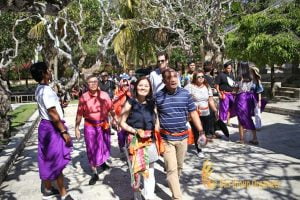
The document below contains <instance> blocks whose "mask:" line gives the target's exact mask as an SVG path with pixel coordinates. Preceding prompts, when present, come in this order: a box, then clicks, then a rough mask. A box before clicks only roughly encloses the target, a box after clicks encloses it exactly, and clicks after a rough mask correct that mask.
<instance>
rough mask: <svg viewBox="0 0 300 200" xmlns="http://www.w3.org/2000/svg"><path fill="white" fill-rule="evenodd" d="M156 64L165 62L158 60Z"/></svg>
mask: <svg viewBox="0 0 300 200" xmlns="http://www.w3.org/2000/svg"><path fill="white" fill-rule="evenodd" d="M157 62H158V63H164V62H165V60H158V61H157Z"/></svg>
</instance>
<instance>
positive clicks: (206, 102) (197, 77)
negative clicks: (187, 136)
mask: <svg viewBox="0 0 300 200" xmlns="http://www.w3.org/2000/svg"><path fill="white" fill-rule="evenodd" d="M185 89H187V90H188V91H189V92H190V93H191V95H192V97H193V99H194V101H195V104H196V106H197V109H198V113H199V117H200V120H201V123H202V126H203V130H204V132H205V135H207V134H208V133H209V129H210V127H209V126H210V124H211V123H209V120H212V119H211V118H210V117H209V115H210V111H209V108H211V110H212V111H213V112H214V113H215V115H217V108H216V105H215V102H214V100H213V93H212V90H211V88H210V86H209V84H208V83H207V81H206V79H205V78H204V71H202V70H197V71H195V72H194V73H193V77H192V82H191V83H190V84H188V85H186V86H185ZM216 118H218V116H216ZM191 127H192V130H193V134H194V139H195V146H196V149H197V152H198V156H199V157H203V153H202V151H201V149H200V148H199V147H198V145H197V141H198V138H199V133H198V131H196V130H195V127H194V125H193V123H191Z"/></svg>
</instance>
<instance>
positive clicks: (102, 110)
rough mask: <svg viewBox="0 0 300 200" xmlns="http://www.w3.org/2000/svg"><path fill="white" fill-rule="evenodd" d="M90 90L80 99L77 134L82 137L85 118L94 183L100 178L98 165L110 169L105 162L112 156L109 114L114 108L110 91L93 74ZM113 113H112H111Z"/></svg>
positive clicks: (91, 181) (90, 182) (90, 79)
mask: <svg viewBox="0 0 300 200" xmlns="http://www.w3.org/2000/svg"><path fill="white" fill-rule="evenodd" d="M87 83H88V91H87V92H85V93H83V94H82V96H81V97H80V99H79V104H78V110H77V116H76V122H75V135H76V138H77V139H80V130H79V126H80V122H81V119H82V117H83V118H84V119H85V120H84V140H85V145H86V151H87V157H88V161H89V164H90V167H91V169H92V172H93V176H92V178H91V179H90V181H89V185H94V184H95V183H96V182H97V180H99V176H98V172H97V167H99V166H101V168H102V170H105V169H108V168H109V166H108V165H107V164H106V163H105V162H106V161H107V159H108V158H109V156H110V126H109V123H108V115H109V113H111V110H112V102H111V99H110V97H109V95H108V93H106V92H104V91H101V90H100V88H99V87H98V79H97V77H96V76H94V75H91V76H89V77H88V78H87ZM111 114H112V113H111Z"/></svg>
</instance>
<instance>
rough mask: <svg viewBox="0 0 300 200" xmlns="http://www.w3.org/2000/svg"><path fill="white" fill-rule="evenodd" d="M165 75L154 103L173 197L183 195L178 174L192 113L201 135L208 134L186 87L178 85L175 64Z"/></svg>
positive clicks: (164, 72) (203, 136)
mask: <svg viewBox="0 0 300 200" xmlns="http://www.w3.org/2000/svg"><path fill="white" fill-rule="evenodd" d="M162 78H163V83H164V84H165V87H164V88H163V89H162V90H160V91H159V92H157V93H156V95H155V103H156V106H157V111H158V117H159V122H160V133H161V136H162V138H163V143H164V146H165V152H164V161H165V165H166V170H167V182H168V185H169V187H170V189H171V191H172V199H182V194H181V190H180V184H179V175H180V173H181V171H182V167H183V162H184V157H185V154H186V151H187V137H188V132H187V130H188V127H187V125H186V124H187V121H188V117H189V116H190V117H191V119H192V121H193V123H194V124H195V127H196V129H197V130H198V131H199V134H200V137H202V138H204V140H206V138H205V135H204V132H203V128H202V125H201V122H200V119H199V116H198V113H197V111H196V105H195V103H194V101H193V99H192V96H191V95H190V94H189V92H188V91H187V90H186V89H183V88H180V87H178V73H177V72H176V71H175V70H174V69H172V68H167V69H166V70H164V71H163V72H162Z"/></svg>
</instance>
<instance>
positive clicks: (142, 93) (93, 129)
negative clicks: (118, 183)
mask: <svg viewBox="0 0 300 200" xmlns="http://www.w3.org/2000/svg"><path fill="white" fill-rule="evenodd" d="M157 63H158V67H157V68H156V69H155V70H154V71H152V72H151V73H150V75H149V76H143V77H140V78H138V79H137V78H136V77H135V76H134V74H133V73H131V74H129V75H127V74H121V75H120V79H119V80H118V84H116V82H115V81H113V80H109V77H108V73H107V72H106V71H102V72H101V74H100V76H101V79H100V80H99V79H98V77H97V76H96V75H90V76H88V77H87V78H86V83H87V89H86V91H85V92H83V93H82V94H81V96H80V97H79V103H78V109H77V114H76V122H75V136H76V138H77V139H78V140H79V139H80V138H81V134H82V133H83V136H84V141H85V145H86V153H87V158H88V162H89V165H90V168H91V171H92V177H91V179H90V181H89V184H90V185H94V184H95V183H96V182H97V181H98V180H99V176H98V174H99V172H98V170H99V168H100V170H101V171H104V170H106V169H109V168H110V166H109V165H108V164H107V160H108V159H109V157H110V147H111V127H112V126H113V127H114V128H115V129H116V131H117V136H118V145H119V148H120V152H121V153H123V154H125V156H126V158H127V163H128V167H129V171H130V175H131V176H130V177H131V186H132V188H133V191H134V192H133V195H134V198H135V199H141V198H142V197H141V196H143V197H144V198H145V199H155V192H154V190H155V176H154V171H155V170H154V163H155V162H156V161H157V160H158V159H159V156H163V159H164V165H165V172H166V180H167V182H168V186H169V188H170V190H171V192H172V199H182V193H181V189H180V182H179V179H180V175H181V172H182V169H183V163H184V159H185V155H186V152H187V149H188V143H189V144H191V143H194V144H195V148H196V150H197V155H198V156H199V157H200V158H203V157H204V155H203V152H202V147H203V146H205V144H206V142H207V141H212V139H214V138H218V137H220V135H219V134H216V124H217V123H216V121H219V122H220V121H221V122H222V123H227V122H228V121H229V119H230V118H231V117H233V116H237V117H238V122H239V133H240V140H239V142H240V143H244V142H245V140H244V129H248V130H251V131H252V133H253V138H252V140H251V141H250V143H251V144H254V145H257V144H258V139H257V136H256V128H257V126H256V124H255V123H254V121H253V120H252V116H254V115H255V114H257V115H259V114H258V113H260V109H261V108H263V106H264V103H263V101H262V97H261V93H262V91H263V88H262V85H261V81H260V75H259V70H258V68H256V67H254V66H251V67H250V66H249V63H247V62H241V63H239V65H238V68H237V69H238V73H237V74H238V76H237V77H236V78H234V77H233V74H232V64H231V63H230V62H228V63H225V64H224V70H223V71H222V72H220V73H219V75H218V76H217V77H214V76H213V74H212V72H213V68H212V65H211V63H210V62H205V63H204V65H203V68H201V69H199V68H197V67H196V65H195V62H193V61H191V62H189V64H188V70H187V71H186V73H183V74H180V73H178V72H177V71H176V70H175V69H173V68H171V67H169V64H168V63H169V57H168V54H167V53H165V52H160V53H158V54H157ZM30 70H31V74H32V77H33V78H34V79H35V80H36V81H37V82H38V83H39V84H38V86H37V89H36V93H35V96H36V100H37V104H38V109H39V112H40V115H41V119H42V120H41V122H40V124H39V129H38V166H39V174H40V178H41V180H42V181H43V183H44V188H45V190H44V192H43V199H47V198H50V197H52V196H55V195H60V196H61V199H63V200H64V199H66V200H68V199H69V200H70V199H73V198H72V197H71V195H70V194H68V193H67V191H66V189H65V187H64V177H63V169H64V168H65V167H66V165H67V164H68V163H69V161H70V160H71V156H70V152H71V149H72V140H71V136H70V134H69V131H68V128H67V126H66V125H65V121H64V116H63V110H62V106H61V105H60V101H59V98H58V97H57V94H56V93H55V92H54V91H53V89H51V87H50V86H49V83H50V82H51V80H52V76H51V71H50V68H48V66H47V65H46V64H45V63H44V62H39V63H35V64H33V65H32V66H31V68H30ZM214 94H218V95H219V103H217V102H216V100H215V99H214V97H213V96H214ZM82 118H84V129H83V132H81V131H80V128H79V127H80V124H81V121H82ZM225 128H226V127H225ZM227 134H228V133H227ZM227 136H228V135H227ZM191 137H192V138H193V139H192V142H191V143H190V142H188V139H189V138H191ZM141 180H143V184H141ZM52 181H56V183H57V187H58V189H55V188H54V187H53V186H52ZM141 185H143V188H141Z"/></svg>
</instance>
